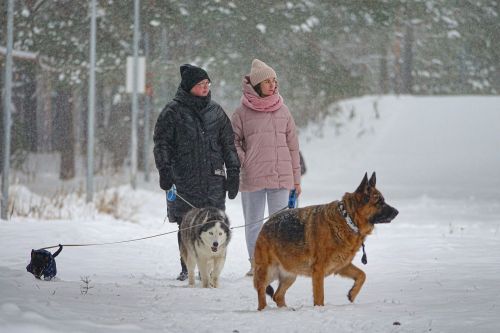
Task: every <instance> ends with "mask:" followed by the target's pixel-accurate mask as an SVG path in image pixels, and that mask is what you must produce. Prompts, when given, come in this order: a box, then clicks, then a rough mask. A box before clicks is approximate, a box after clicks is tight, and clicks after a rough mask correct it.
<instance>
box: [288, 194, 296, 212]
mask: <svg viewBox="0 0 500 333" xmlns="http://www.w3.org/2000/svg"><path fill="white" fill-rule="evenodd" d="M296 205H297V192H296V191H295V189H293V190H291V191H290V194H289V195H288V208H290V209H291V208H297V206H296Z"/></svg>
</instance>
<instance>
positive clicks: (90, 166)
mask: <svg viewBox="0 0 500 333" xmlns="http://www.w3.org/2000/svg"><path fill="white" fill-rule="evenodd" d="M90 5H91V7H90V11H91V14H90V15H91V16H90V69H89V95H88V104H89V105H88V107H89V112H88V118H87V202H92V201H93V199H94V126H95V124H94V118H95V44H96V41H95V39H96V0H91V4H90Z"/></svg>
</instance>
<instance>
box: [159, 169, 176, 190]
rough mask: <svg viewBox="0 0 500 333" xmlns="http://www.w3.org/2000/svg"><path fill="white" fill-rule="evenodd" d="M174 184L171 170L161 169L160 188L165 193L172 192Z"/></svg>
mask: <svg viewBox="0 0 500 333" xmlns="http://www.w3.org/2000/svg"><path fill="white" fill-rule="evenodd" d="M173 184H174V180H173V179H172V172H171V171H170V168H166V169H161V170H160V187H161V189H162V190H164V191H168V190H170V188H171V187H172V185H173Z"/></svg>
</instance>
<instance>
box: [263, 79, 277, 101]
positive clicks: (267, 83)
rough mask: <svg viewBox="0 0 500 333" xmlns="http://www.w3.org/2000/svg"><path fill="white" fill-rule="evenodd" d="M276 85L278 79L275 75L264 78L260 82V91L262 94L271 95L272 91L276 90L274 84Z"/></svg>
mask: <svg viewBox="0 0 500 333" xmlns="http://www.w3.org/2000/svg"><path fill="white" fill-rule="evenodd" d="M277 85H278V80H276V78H275V77H271V78H269V79H266V80H264V81H262V82H261V83H260V91H261V92H262V96H263V97H265V96H271V95H274V91H275V90H276V86H277Z"/></svg>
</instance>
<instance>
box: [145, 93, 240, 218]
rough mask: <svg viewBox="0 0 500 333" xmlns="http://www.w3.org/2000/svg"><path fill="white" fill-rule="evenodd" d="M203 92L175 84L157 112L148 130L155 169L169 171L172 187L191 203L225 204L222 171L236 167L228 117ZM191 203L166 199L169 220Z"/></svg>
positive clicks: (232, 169) (179, 214)
mask: <svg viewBox="0 0 500 333" xmlns="http://www.w3.org/2000/svg"><path fill="white" fill-rule="evenodd" d="M210 96H211V95H210V94H209V95H208V96H207V97H196V96H193V95H191V94H190V93H188V92H186V91H185V90H183V89H181V88H179V89H178V90H177V93H176V96H175V97H174V99H173V101H171V102H170V103H168V104H167V105H166V106H165V108H164V109H163V111H162V112H161V113H160V116H159V117H158V120H157V122H156V126H155V131H154V157H155V162H156V167H157V169H158V171H159V172H160V173H162V172H163V173H164V174H165V173H166V174H169V175H171V177H172V182H173V183H174V184H175V186H176V187H177V192H178V193H179V194H180V195H181V196H182V197H183V198H184V199H186V200H187V201H189V202H190V203H191V204H193V205H194V206H195V207H197V208H202V207H207V206H214V207H217V208H219V209H225V199H226V189H225V179H226V173H225V170H224V165H225V167H226V168H227V170H228V173H229V172H232V173H233V174H234V173H238V174H239V169H240V162H239V159H238V154H237V153H236V149H235V146H234V134H233V129H232V126H231V122H230V120H229V118H228V117H227V115H226V113H225V112H224V110H223V109H222V107H221V106H220V105H219V104H217V103H215V102H213V101H211V98H210ZM190 209H191V207H190V206H189V205H188V204H186V203H185V202H184V201H183V200H181V199H180V198H177V199H176V200H175V201H173V202H168V218H169V220H170V222H178V223H180V220H181V219H182V217H183V216H184V215H185V214H186V213H187V212H188V211H189V210H190Z"/></svg>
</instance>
